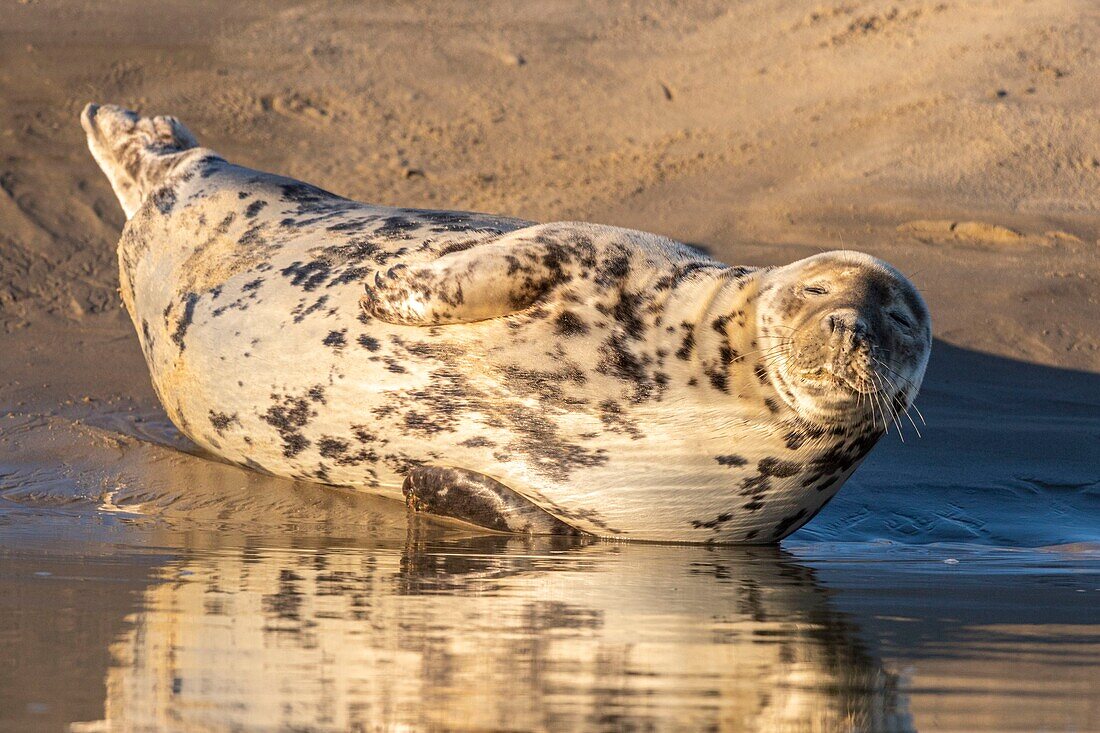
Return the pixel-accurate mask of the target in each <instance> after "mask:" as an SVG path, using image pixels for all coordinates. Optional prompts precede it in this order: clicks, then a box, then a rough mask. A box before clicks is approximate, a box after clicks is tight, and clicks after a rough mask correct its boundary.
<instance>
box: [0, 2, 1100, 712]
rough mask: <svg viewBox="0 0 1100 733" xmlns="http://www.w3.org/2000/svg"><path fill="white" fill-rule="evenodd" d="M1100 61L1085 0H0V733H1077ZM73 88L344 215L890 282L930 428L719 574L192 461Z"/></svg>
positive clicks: (1089, 492)
mask: <svg viewBox="0 0 1100 733" xmlns="http://www.w3.org/2000/svg"><path fill="white" fill-rule="evenodd" d="M1098 30H1100V14H1098V13H1097V11H1096V9H1095V7H1094V6H1093V5H1092V4H1090V3H1088V2H1084V0H1082V1H1080V2H1070V1H1063V0H1055V1H1053V2H1042V3H1035V2H1022V1H1021V2H1010V3H1003V2H993V1H992V0H990V1H989V2H976V1H965V2H943V3H939V2H908V3H889V4H888V3H876V2H851V3H825V4H821V5H818V6H814V7H813V8H808V7H806V6H804V5H802V4H799V3H777V2H751V1H750V2H744V3H738V4H737V5H736V6H733V7H728V6H727V4H725V3H713V4H711V3H689V4H687V5H682V4H677V5H672V4H663V3H657V4H644V5H643V4H635V3H627V4H620V5H616V6H615V7H614V8H613V9H612V8H606V9H592V8H589V7H586V6H585V5H583V4H580V3H570V2H564V3H555V4H539V5H537V6H530V7H525V8H521V9H518V10H517V9H516V8H515V7H513V6H512V5H511V4H499V5H498V4H493V3H487V4H486V3H470V4H455V5H452V6H448V7H447V9H445V10H444V9H441V8H439V7H437V6H434V5H427V4H425V5H418V4H415V3H396V4H387V5H385V6H378V7H373V6H372V7H369V8H363V7H361V6H359V5H357V4H343V3H337V2H333V3H293V2H280V3H269V4H266V5H265V6H263V7H262V8H261V7H259V6H248V5H246V6H242V7H241V8H237V9H234V10H232V11H228V12H227V11H226V10H225V9H224V8H222V7H221V4H217V3H212V2H186V3H185V2H157V3H138V2H130V1H129V0H126V1H125V2H118V3H111V4H109V5H102V6H100V5H99V4H94V3H84V2H61V1H60V0H58V1H56V2H49V1H47V0H31V1H30V2H26V3H18V4H16V3H10V4H6V5H3V6H0V100H2V101H3V104H0V252H2V254H3V256H2V257H0V628H3V632H0V656H3V657H4V658H5V659H9V660H15V662H14V663H13V664H8V665H3V666H2V667H0V730H44V729H64V728H65V727H66V725H67V724H68V723H70V722H72V721H84V722H85V723H88V722H89V721H92V722H91V723H88V725H85V726H84V727H83V729H84V730H115V729H118V730H144V729H149V730H151V729H157V728H163V727H164V726H165V725H166V723H165V721H167V720H172V721H176V722H174V723H173V724H172V726H173V727H178V728H179V729H186V730H200V729H211V728H215V729H216V728H220V727H228V724H230V723H231V722H240V723H241V725H242V726H246V727H247V725H251V726H253V727H254V728H255V729H271V728H277V727H293V726H297V727H301V728H307V729H318V730H344V729H347V728H349V727H352V726H354V725H361V727H362V728H363V729H367V730H372V729H375V728H376V727H385V726H386V725H388V724H393V725H396V724H399V723H408V724H410V725H413V726H419V727H427V728H430V727H432V726H442V725H444V724H445V725H448V726H450V727H454V728H459V729H462V728H465V729H471V730H472V729H481V728H485V727H494V726H495V727H501V726H507V725H511V726H513V727H516V728H526V729H536V730H539V729H568V728H574V727H580V726H583V727H589V728H610V729H616V728H618V729H622V728H635V727H646V726H647V725H649V724H653V725H658V726H662V727H669V726H672V725H673V724H674V723H680V724H681V725H682V727H684V728H685V729H688V728H691V729H700V728H706V727H708V726H711V727H714V728H717V729H723V730H750V729H753V730H755V729H759V730H783V729H785V727H786V729H790V730H800V729H805V728H806V726H807V724H809V723H810V722H814V723H815V724H816V725H817V726H818V729H820V730H833V729H838V728H840V729H845V728H855V729H898V730H909V729H934V730H979V729H987V730H1011V729H1019V730H1033V729H1036V728H1048V729H1077V730H1083V729H1090V728H1095V727H1097V726H1100V710H1098V709H1097V707H1096V703H1095V702H1093V701H1095V700H1096V699H1098V698H1100V695H1097V692H1098V691H1097V690H1096V683H1095V680H1096V679H1100V674H1098V671H1100V648H1098V646H1097V628H1098V627H1097V623H1098V622H1100V617H1098V616H1097V614H1096V612H1095V608H1096V607H1097V598H1098V596H1100V590H1098V589H1100V579H1098V577H1097V573H1098V568H1100V557H1098V554H1097V552H1098V548H1100V530H1098V529H1097V528H1098V527H1100V458H1098V457H1097V456H1098V455H1100V443H1098V440H1100V330H1098V328H1097V326H1096V324H1097V323H1098V322H1100V295H1098V293H1100V239H1098V238H1100V211H1098V207H1100V196H1098V192H1100V147H1097V145H1098V144H1097V141H1098V140H1100V118H1098V117H1097V115H1096V113H1095V111H1096V109H1097V108H1098V104H1100V87H1098V86H1097V85H1096V84H1095V81H1094V80H1095V79H1096V78H1098V76H1100V68H1098V66H1100V63H1098V60H1097V55H1096V51H1095V48H1094V47H1093V46H1094V44H1092V42H1091V41H1092V39H1093V38H1095V37H1096V35H1097V31H1098ZM91 100H95V101H101V102H118V103H122V104H126V105H129V106H133V107H138V108H141V109H143V110H145V111H147V112H156V113H162V112H163V113H170V114H176V115H178V116H180V117H181V118H182V119H184V120H185V121H186V122H187V123H188V125H190V126H191V127H192V129H193V130H194V131H195V132H196V134H197V135H198V136H199V137H200V138H201V139H202V140H203V141H204V142H205V143H207V144H209V145H210V146H211V147H214V148H215V149H217V150H219V151H220V152H222V153H223V154H225V155H226V156H228V157H231V158H232V159H235V160H238V161H240V162H242V163H245V164H248V165H252V166H255V167H258V168H264V169H268V170H273V171H277V172H282V173H287V174H290V175H294V176H296V177H299V178H303V179H305V180H309V181H312V182H314V183H317V184H319V185H321V186H323V187H325V188H327V189H329V190H333V191H336V192H338V193H341V194H344V195H348V196H351V197H354V198H360V199H364V200H368V201H375V202H379V203H384V204H395V205H404V206H425V207H438V208H462V209H477V210H485V211H492V212H498V213H504V214H511V215H516V216H521V217H525V218H531V219H537V220H555V219H557V220H561V219H585V220H592V221H599V222H605V223H610V224H617V225H621V226H629V227H635V228H641V229H646V230H650V231H656V232H660V233H663V234H667V235H670V236H672V237H674V238H677V239H680V240H683V241H688V242H691V243H693V244H696V245H698V246H701V247H703V248H705V249H707V250H708V251H710V252H711V253H712V254H714V255H715V256H717V257H719V258H720V259H723V260H726V261H728V262H733V263H746V264H772V263H782V262H789V261H791V260H793V259H796V258H798V257H802V256H806V255H807V254H811V253H813V252H817V251H821V250H825V249H833V248H841V247H847V248H854V249H861V250H865V251H868V252H871V253H872V254H876V255H879V256H882V257H884V258H886V259H888V260H890V261H891V262H893V263H895V264H896V265H898V266H899V267H900V268H901V269H902V270H903V271H904V272H906V273H907V274H909V275H910V276H911V277H912V279H913V280H914V281H915V282H916V283H917V284H918V286H919V287H920V288H921V289H922V291H923V292H924V293H925V296H926V298H927V300H928V302H929V305H930V307H931V309H932V314H933V318H934V322H935V335H936V343H935V346H934V349H933V357H932V363H931V366H930V371H929V375H928V378H927V380H926V382H925V387H924V390H923V392H922V396H921V397H920V398H919V399H918V403H917V404H918V406H919V407H920V409H921V411H922V412H923V413H924V415H925V417H926V418H927V423H928V424H927V426H924V425H921V426H920V431H921V433H923V437H922V438H920V439H917V438H916V435H915V430H914V427H913V426H909V425H908V424H907V425H906V426H904V428H905V429H904V431H903V432H904V433H905V442H904V443H903V442H901V440H900V439H899V438H898V437H897V436H896V434H894V435H891V436H890V437H889V438H887V439H886V440H884V441H883V443H882V444H880V446H879V447H878V448H876V450H875V451H874V453H873V454H872V456H871V458H870V459H869V460H868V462H867V463H866V464H865V465H864V466H863V467H862V468H861V469H860V470H859V471H858V472H857V473H856V475H855V477H854V478H853V479H852V480H851V481H850V482H849V484H848V485H846V487H845V489H844V490H843V491H842V492H841V494H840V495H839V496H838V497H837V499H835V500H834V501H833V502H832V503H831V504H830V505H829V506H828V507H827V508H826V510H825V511H824V512H823V513H822V514H821V515H819V516H818V517H817V518H816V519H815V520H814V521H813V522H812V523H811V524H809V525H808V526H807V527H806V528H804V529H803V530H801V531H800V532H798V533H796V534H795V535H794V536H792V537H791V538H790V539H789V540H788V541H786V542H785V543H784V548H783V549H782V550H777V551H774V552H772V551H760V552H756V551H753V552H748V553H746V552H745V551H738V550H715V549H703V548H682V547H676V548H674V547H655V546H645V545H639V546H635V545H630V546H623V545H607V544H597V545H591V546H580V547H560V546H558V547H548V546H543V545H540V544H539V543H534V544H533V545H529V544H526V543H521V542H516V541H505V540H499V539H493V538H485V537H476V536H472V535H469V534H467V533H464V532H460V531H458V530H455V529H453V528H446V527H442V526H436V525H434V524H432V523H431V522H425V521H421V520H415V521H412V522H411V523H410V520H409V519H408V518H407V517H406V515H405V511H404V508H403V507H402V506H400V505H396V504H392V503H389V502H385V501H381V500H377V499H373V498H371V497H364V496H354V495H350V494H348V493H345V492H341V491H338V490H335V489H330V488H325V487H319V486H314V485H308V484H301V483H294V482H288V481H280V480H278V479H273V478H270V477H264V476H259V475H256V474H252V473H249V472H247V471H243V470H240V469H237V468H234V467H231V466H226V465H224V464H222V463H220V462H217V461H215V460H211V459H210V458H209V457H206V456H202V455H199V454H198V452H197V451H196V449H194V448H193V447H192V446H191V445H189V444H188V442H187V441H186V440H185V439H184V438H182V437H181V436H180V435H179V434H178V433H177V432H176V431H175V430H174V429H173V428H172V427H171V425H170V424H169V423H168V421H167V419H166V418H165V416H164V413H163V411H162V410H161V409H160V407H159V405H158V404H157V403H156V399H155V397H154V395H153V393H152V390H151V388H150V385H149V380H148V375H147V372H146V369H145V365H144V363H143V361H142V358H141V353H140V350H139V348H138V345H137V340H136V338H135V337H134V334H133V332H132V326H131V325H130V323H129V320H128V318H126V316H125V314H124V313H123V312H122V311H121V309H120V306H119V302H118V297H117V294H116V292H115V289H116V288H117V265H116V262H115V256H114V245H115V242H116V241H117V237H118V232H119V230H120V228H121V225H122V223H123V218H122V213H121V211H120V210H119V208H118V205H117V203H116V202H115V199H114V196H113V194H112V193H111V191H110V189H109V186H108V185H107V182H106V180H105V179H104V178H103V177H102V175H101V174H100V172H99V170H98V168H97V167H96V166H95V164H94V162H93V161H92V159H91V156H90V155H89V154H88V152H87V150H86V148H85V147H84V140H83V136H82V133H81V130H80V127H79V125H78V124H77V121H76V120H77V115H78V113H79V110H80V108H81V107H82V106H83V104H84V103H85V102H87V101H91ZM892 433H896V431H892ZM951 560H958V561H959V562H958V563H957V564H956V563H951V562H948V561H951ZM330 566H335V568H336V569H332V567H330ZM44 573H48V574H44ZM494 624H496V626H494ZM499 627H503V628H504V629H505V631H504V632H499V633H497V632H498V631H499ZM746 660H748V661H746ZM517 669H518V670H521V671H522V673H517V672H516V670H517ZM399 681H407V684H398V682H399ZM512 686H514V687H515V688H516V689H515V691H511V692H510V691H509V690H510V689H511V687H512ZM177 688H178V689H177ZM692 716H695V717H692ZM94 721H107V722H98V723H97V722H94Z"/></svg>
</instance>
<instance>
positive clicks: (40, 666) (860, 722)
mask: <svg viewBox="0 0 1100 733" xmlns="http://www.w3.org/2000/svg"><path fill="white" fill-rule="evenodd" d="M940 351H941V353H942V352H945V351H946V352H947V353H948V355H949V356H951V359H950V360H945V363H947V364H948V365H949V366H950V367H951V368H950V369H948V368H946V367H943V368H941V367H937V370H934V371H933V373H932V379H930V381H929V383H928V385H927V386H926V389H925V393H924V399H923V402H922V409H923V410H924V411H925V413H926V414H927V415H928V419H929V429H928V430H927V431H926V435H925V437H924V438H923V439H922V440H920V441H913V440H912V438H911V436H910V440H909V442H908V443H905V444H903V443H901V442H900V440H898V439H897V438H896V437H893V438H888V439H887V440H886V441H884V443H883V444H882V445H881V446H880V447H879V448H877V449H876V450H875V451H874V453H873V454H872V456H871V458H870V459H869V461H868V463H867V464H866V465H865V466H863V467H861V469H860V470H859V471H858V472H857V474H856V476H855V477H854V478H853V479H852V480H851V481H850V482H849V483H848V485H847V486H845V488H844V489H843V491H842V492H841V494H840V495H839V496H838V497H837V499H835V500H834V501H833V502H832V503H831V504H830V505H829V506H827V507H826V509H825V511H824V512H822V514H821V515H820V516H818V517H817V518H816V519H815V520H814V521H813V522H811V523H810V524H809V525H808V526H807V527H805V528H804V529H802V530H801V531H799V532H798V533H796V534H795V535H793V536H792V537H791V538H789V539H788V540H787V541H785V542H784V543H783V546H782V548H748V549H745V548H741V549H738V548H722V547H698V546H677V545H657V544H645V543H611V542H600V541H590V542H581V541H565V540H550V539H545V538H543V539H519V538H507V537H501V536H494V535H485V534H479V533H477V532H474V531H472V530H469V529H462V528H458V527H455V526H449V525H443V524H438V523H435V522H433V521H430V520H428V519H425V518H424V517H418V516H409V515H407V514H406V510H405V508H404V507H403V506H402V505H400V504H399V503H396V502H391V501H387V500H383V499H378V498H374V497H370V496H368V495H363V494H353V493H350V492H346V491H340V490H337V489H332V488H326V487H320V486H317V485H313V484H305V483H296V482H292V481H286V480H282V479H278V478H274V477H269V476H262V475H260V474H257V473H254V472H250V471H245V470H242V469H239V468H236V467H234V466H229V465H226V464H223V463H221V462H219V461H217V460H215V459H213V458H211V457H209V456H203V455H199V454H197V453H196V452H194V450H193V449H192V448H191V447H190V446H189V445H188V443H187V442H186V440H184V439H182V438H181V437H180V436H179V435H178V434H177V433H176V432H175V431H174V430H173V429H172V427H171V426H170V425H169V424H168V423H167V422H166V420H165V419H164V416H163V414H161V413H159V412H157V411H148V412H144V413H143V412H141V411H140V410H138V411H130V410H126V411H122V410H118V411H114V412H112V411H111V410H110V409H105V408H103V407H96V408H94V409H88V410H86V411H85V412H84V413H82V414H77V413H76V412H73V413H65V412H64V411H61V412H54V413H52V414H31V413H24V414H20V413H8V414H7V415H6V416H3V417H0V659H2V660H3V662H4V663H3V664H0V731H9V730H10V731H22V730H26V731H40V730H77V731H81V730H83V731H102V730H111V731H113V730H120V731H160V730H172V731H209V730H257V731H260V730H263V731H267V730H299V731H301V730H313V731H343V730H391V729H396V730H434V729H447V730H486V729H508V730H579V729H586V730H677V729H678V730H692V731H695V730H728V731H740V730H745V731H834V730H868V731H890V730H900V731H908V730H937V731H940V730H955V731H980V730H988V731H1012V730H1020V731H1034V730H1076V731H1092V730H1100V611H1098V609H1100V481H1098V478H1100V477H1098V474H1097V468H1098V463H1097V459H1096V457H1095V444H1096V437H1097V436H1098V435H1100V407H1098V405H1097V404H1096V395H1097V394H1100V389H1098V388H1097V387H1098V381H1100V378H1098V377H1097V376H1096V375H1090V374H1081V373H1073V372H1065V371H1060V372H1057V373H1045V372H1043V371H1042V368H1036V367H1031V366H1028V367H1026V368H1024V367H1016V366H1014V365H1013V364H1012V363H1007V364H1006V363H1004V362H1002V363H999V364H996V365H994V366H997V368H998V370H999V371H998V382H997V386H991V385H988V384H986V385H985V386H982V384H981V383H980V382H979V381H978V380H980V379H985V375H987V374H988V373H989V368H990V363H989V362H988V361H983V359H985V357H980V356H975V355H973V354H970V353H965V352H959V353H955V354H952V353H951V352H950V347H940ZM1048 371H1049V370H1048ZM970 375H978V376H977V377H972V376H970ZM1014 380H1015V381H1016V382H1018V383H1020V384H1024V383H1026V384H1028V385H1030V392H1028V393H1027V394H1024V393H1023V391H1022V390H1020V391H1018V392H1015V393H1013V389H1014ZM1045 385H1053V386H1056V388H1057V392H1056V393H1053V392H1052V393H1051V394H1046V393H1044V392H1043V388H1044V386H1045ZM1053 386H1052V387H1051V389H1054V387H1053ZM1005 394H1013V397H1012V399H1011V400H1009V399H1005V397H1004V395H1005ZM1052 406H1053V407H1052Z"/></svg>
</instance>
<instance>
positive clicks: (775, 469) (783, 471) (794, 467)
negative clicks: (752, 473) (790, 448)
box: [756, 456, 802, 478]
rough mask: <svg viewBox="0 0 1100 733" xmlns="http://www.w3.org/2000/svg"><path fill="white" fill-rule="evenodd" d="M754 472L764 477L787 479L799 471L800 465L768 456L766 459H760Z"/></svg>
mask: <svg viewBox="0 0 1100 733" xmlns="http://www.w3.org/2000/svg"><path fill="white" fill-rule="evenodd" d="M756 470H757V471H759V472H760V473H761V474H763V475H764V476H775V477H776V478H788V477H790V476H794V475H795V474H796V473H798V472H799V471H801V470H802V464H801V463H795V462H794V461H784V460H782V459H780V458H775V457H772V456H769V457H767V458H762V459H761V460H760V462H759V463H757V464H756Z"/></svg>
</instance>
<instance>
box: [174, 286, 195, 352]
mask: <svg viewBox="0 0 1100 733" xmlns="http://www.w3.org/2000/svg"><path fill="white" fill-rule="evenodd" d="M198 302H199V296H198V293H188V294H187V295H185V296H184V298H183V315H182V316H180V320H179V323H177V324H176V330H175V331H173V332H172V341H174V342H175V343H176V346H179V348H180V351H183V350H184V349H185V348H186V344H184V343H183V339H184V337H185V336H186V335H187V329H188V328H189V327H190V326H191V321H192V319H194V317H195V306H196V305H198Z"/></svg>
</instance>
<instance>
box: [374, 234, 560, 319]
mask: <svg viewBox="0 0 1100 733" xmlns="http://www.w3.org/2000/svg"><path fill="white" fill-rule="evenodd" d="M574 254H575V253H574V252H572V251H571V250H570V249H569V248H568V247H566V246H565V245H562V244H557V243H553V242H549V243H548V242H546V241H528V240H520V241H516V240H515V239H507V240H502V241H496V242H493V243H491V244H484V245H480V246H475V247H471V248H469V249H464V250H461V251H458V252H451V253H449V254H445V255H443V256H442V257H439V258H438V259H435V260H432V261H429V262H419V263H409V264H399V265H395V266H394V267H391V268H390V269H389V270H386V271H384V272H377V273H375V275H374V277H373V278H368V282H367V283H366V285H365V289H366V291H367V292H366V295H364V296H363V297H362V298H361V299H360V305H362V307H363V309H364V310H365V311H366V312H367V313H368V314H369V315H371V316H373V317H375V318H378V319H379V320H381V321H385V322H387V323H394V324H398V325H403V326H436V325H442V324H448V323H470V322H473V321H483V320H486V319H489V318H500V317H502V316H506V315H509V314H511V313H517V312H519V311H522V310H524V309H526V308H529V307H531V306H532V305H534V304H535V303H536V302H538V301H539V299H541V298H543V297H544V296H545V295H546V294H547V293H549V292H550V290H551V289H552V288H554V287H555V286H556V285H560V284H562V283H565V282H568V281H569V280H570V279H572V270H573V269H574V267H573V256H574Z"/></svg>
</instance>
